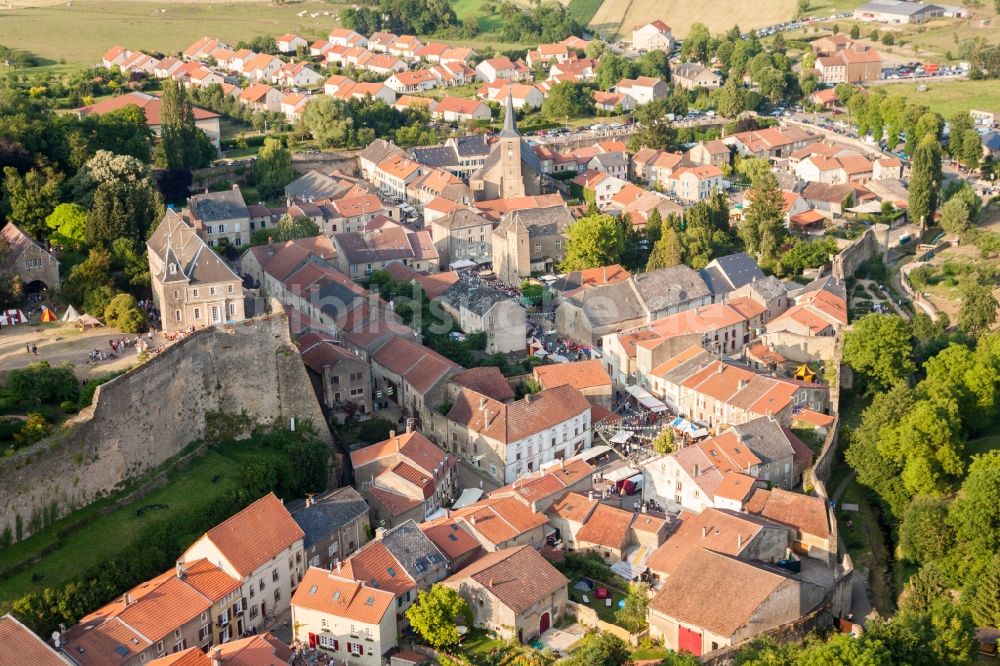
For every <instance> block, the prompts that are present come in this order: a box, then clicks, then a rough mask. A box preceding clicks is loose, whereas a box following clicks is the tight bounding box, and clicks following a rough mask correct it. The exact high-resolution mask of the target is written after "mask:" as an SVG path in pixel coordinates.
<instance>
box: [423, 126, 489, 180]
mask: <svg viewBox="0 0 1000 666" xmlns="http://www.w3.org/2000/svg"><path fill="white" fill-rule="evenodd" d="M410 154H411V155H412V156H413V159H415V160H416V161H417V162H420V163H421V164H423V165H425V166H433V167H439V168H441V169H446V170H448V171H450V172H451V173H453V174H455V175H456V176H458V177H459V178H463V179H465V180H468V179H469V177H470V176H471V175H472V174H473V173H474V172H475V171H476V170H477V169H478V168H479V167H481V166H483V165H484V164H486V158H488V157H489V155H490V145H489V143H488V142H487V141H486V136H485V135H483V134H472V135H469V136H458V137H451V138H450V139H448V140H447V141H445V142H444V145H441V146H428V147H423V148H413V149H411V150H410Z"/></svg>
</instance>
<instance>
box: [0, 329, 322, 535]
mask: <svg viewBox="0 0 1000 666" xmlns="http://www.w3.org/2000/svg"><path fill="white" fill-rule="evenodd" d="M123 405H124V406H128V405H140V406H141V408H139V409H128V408H125V409H123ZM221 411H225V412H226V413H229V414H240V413H241V412H245V413H246V418H247V420H248V421H253V422H271V421H277V422H279V423H282V424H284V425H288V423H289V421H290V419H292V418H295V419H296V420H299V421H301V420H303V419H306V420H309V421H311V422H312V423H313V424H314V425H315V426H316V427H317V429H318V431H319V432H320V434H321V436H322V437H323V438H324V439H326V440H327V441H329V434H328V432H327V431H326V427H325V420H324V418H323V412H322V410H321V409H320V407H319V403H318V402H317V400H316V395H315V393H314V392H313V389H312V386H311V385H310V383H309V378H308V376H307V375H306V370H305V368H304V367H303V365H302V361H301V360H300V358H299V354H298V351H297V350H296V348H295V346H294V345H293V344H292V343H291V340H290V338H289V334H288V318H287V317H286V316H285V315H284V314H274V315H269V316H265V317H258V318H255V319H251V320H247V321H245V322H241V323H239V324H235V325H227V326H217V327H210V328H207V329H205V330H202V331H198V332H197V333H195V334H194V335H191V336H189V337H187V338H185V339H184V340H182V341H180V342H178V343H176V344H174V345H173V346H171V347H170V348H169V349H167V351H166V352H164V353H162V354H160V355H158V356H156V357H155V358H153V359H152V360H150V361H149V362H147V363H144V364H142V365H140V366H138V367H137V368H135V369H134V370H132V371H131V372H129V373H127V374H125V375H122V376H121V377H118V378H116V379H113V380H111V381H110V382H108V383H106V384H104V385H102V386H100V387H98V389H97V391H96V392H95V394H94V402H93V404H92V405H91V406H90V407H88V408H87V409H85V410H83V411H82V412H81V413H80V414H79V415H77V416H76V417H74V418H73V419H71V420H70V421H69V422H67V424H66V425H65V426H64V427H63V428H61V429H59V430H58V431H57V432H56V433H55V434H54V435H52V436H50V437H48V438H46V439H44V440H42V441H41V442H38V443H37V444H34V445H32V446H29V447H26V448H24V449H21V450H20V451H18V452H17V453H16V454H14V455H13V456H12V457H10V458H7V459H6V461H5V463H4V465H3V466H2V467H0V505H2V507H3V508H2V510H0V532H2V531H3V530H4V529H5V528H10V530H11V532H12V534H14V536H15V538H16V539H18V538H25V537H27V536H29V535H30V534H31V533H32V532H33V531H36V530H37V529H39V528H40V527H42V526H44V525H42V524H41V523H43V522H44V521H43V520H42V516H43V515H45V514H46V513H48V515H49V516H50V518H52V519H56V518H61V517H62V516H65V515H66V514H68V513H69V512H71V511H73V510H74V509H77V508H80V507H82V506H86V505H87V504H89V503H90V502H92V501H94V500H95V499H97V498H99V497H101V496H103V495H105V494H107V493H109V492H111V491H112V490H114V489H115V488H118V487H121V486H122V485H123V484H126V483H128V482H129V481H131V480H132V479H135V478H136V477H137V476H139V475H140V474H142V473H143V472H146V471H148V470H150V469H152V468H154V467H156V466H157V465H160V464H161V463H163V462H164V461H166V460H167V458H169V457H171V456H173V455H176V454H177V453H179V452H180V451H181V450H182V449H183V448H184V447H186V446H187V445H188V444H190V443H191V442H193V441H196V440H199V439H202V438H204V437H205V432H206V425H207V423H208V422H209V420H210V417H209V415H210V414H211V413H213V412H221ZM18 526H20V527H18Z"/></svg>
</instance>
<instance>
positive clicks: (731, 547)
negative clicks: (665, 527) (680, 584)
mask: <svg viewBox="0 0 1000 666" xmlns="http://www.w3.org/2000/svg"><path fill="white" fill-rule="evenodd" d="M679 520H680V523H681V524H680V527H678V528H677V531H676V532H674V533H673V534H672V535H671V536H670V538H669V539H667V540H666V541H665V542H664V543H663V545H662V546H660V547H659V548H657V549H656V550H655V551H653V554H652V555H650V556H649V559H648V560H647V561H646V566H648V567H649V568H650V570H651V571H653V572H655V573H657V574H659V575H661V576H663V575H667V576H670V577H673V574H674V572H675V570H676V569H677V567H678V566H679V565H680V564H681V562H683V560H684V558H685V557H687V556H688V554H689V553H690V552H691V551H692V550H694V549H696V548H707V549H709V550H714V551H718V552H720V553H726V554H728V555H736V556H738V555H739V554H740V553H741V552H743V550H744V549H745V548H746V547H747V545H749V543H750V541H751V540H752V539H753V538H754V537H756V536H757V534H758V533H759V532H760V531H761V529H763V528H764V527H765V526H769V525H772V523H770V522H768V521H766V520H762V519H760V518H758V517H756V516H747V515H745V514H738V513H733V512H731V511H722V510H720V509H705V510H704V511H702V512H701V513H700V514H693V513H690V512H688V511H684V512H682V513H681V515H680V516H679Z"/></svg>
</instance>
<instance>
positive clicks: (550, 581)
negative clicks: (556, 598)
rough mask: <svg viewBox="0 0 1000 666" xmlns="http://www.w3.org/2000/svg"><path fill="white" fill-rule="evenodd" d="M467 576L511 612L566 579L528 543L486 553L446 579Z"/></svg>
mask: <svg viewBox="0 0 1000 666" xmlns="http://www.w3.org/2000/svg"><path fill="white" fill-rule="evenodd" d="M470 578H471V579H472V580H474V581H476V582H477V583H479V584H480V585H481V586H483V587H484V588H485V589H486V592H487V593H489V594H490V595H491V596H493V597H495V598H496V599H497V600H498V601H499V602H500V603H502V604H503V605H504V606H506V607H507V608H510V609H511V610H512V611H514V613H515V614H518V613H522V612H524V611H525V610H527V609H528V608H530V607H531V606H533V605H534V604H535V603H537V602H538V601H539V600H541V599H545V598H547V597H548V596H549V595H551V594H553V593H554V592H556V591H558V590H559V589H565V588H566V584H567V583H568V582H569V581H568V580H567V579H566V577H565V576H563V575H562V574H561V573H559V571H558V570H557V569H556V568H555V567H554V566H552V565H551V564H549V563H548V561H546V559H545V558H544V557H542V556H541V555H539V554H538V551H537V550H535V549H534V548H532V547H531V546H518V547H516V548H506V549H504V550H499V551H496V552H493V553H488V554H487V555H484V556H483V557H482V558H480V559H479V560H477V561H476V562H474V563H473V564H470V565H469V566H467V567H465V568H464V569H462V570H461V571H459V572H458V573H456V574H455V575H453V576H451V577H450V578H448V579H447V581H446V582H449V583H460V582H461V581H463V580H466V579H470Z"/></svg>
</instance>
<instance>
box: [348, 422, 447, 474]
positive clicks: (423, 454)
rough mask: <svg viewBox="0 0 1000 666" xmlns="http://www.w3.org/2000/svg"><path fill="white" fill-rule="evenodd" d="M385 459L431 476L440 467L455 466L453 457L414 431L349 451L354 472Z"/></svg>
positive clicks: (445, 468)
mask: <svg viewBox="0 0 1000 666" xmlns="http://www.w3.org/2000/svg"><path fill="white" fill-rule="evenodd" d="M386 458H388V459H392V460H394V461H400V460H404V461H407V462H409V463H411V464H412V465H413V466H414V467H417V468H419V469H421V470H423V472H424V473H425V474H431V473H433V472H434V470H435V469H438V468H439V467H442V466H443V469H444V470H448V469H451V468H452V467H454V466H455V457H454V456H451V455H448V454H447V453H445V452H444V451H442V450H441V449H439V448H438V447H437V446H435V445H434V444H432V443H431V441H430V440H429V439H427V438H426V437H424V436H423V435H422V434H420V433H419V432H416V431H413V432H408V433H404V434H401V435H396V436H395V437H390V438H389V439H386V440H383V441H381V442H378V443H376V444H372V445H371V446H366V447H364V448H361V449H356V450H354V451H351V464H352V465H353V467H354V469H355V470H358V469H360V468H362V467H364V466H365V465H369V464H371V463H373V462H375V461H376V460H382V459H386Z"/></svg>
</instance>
